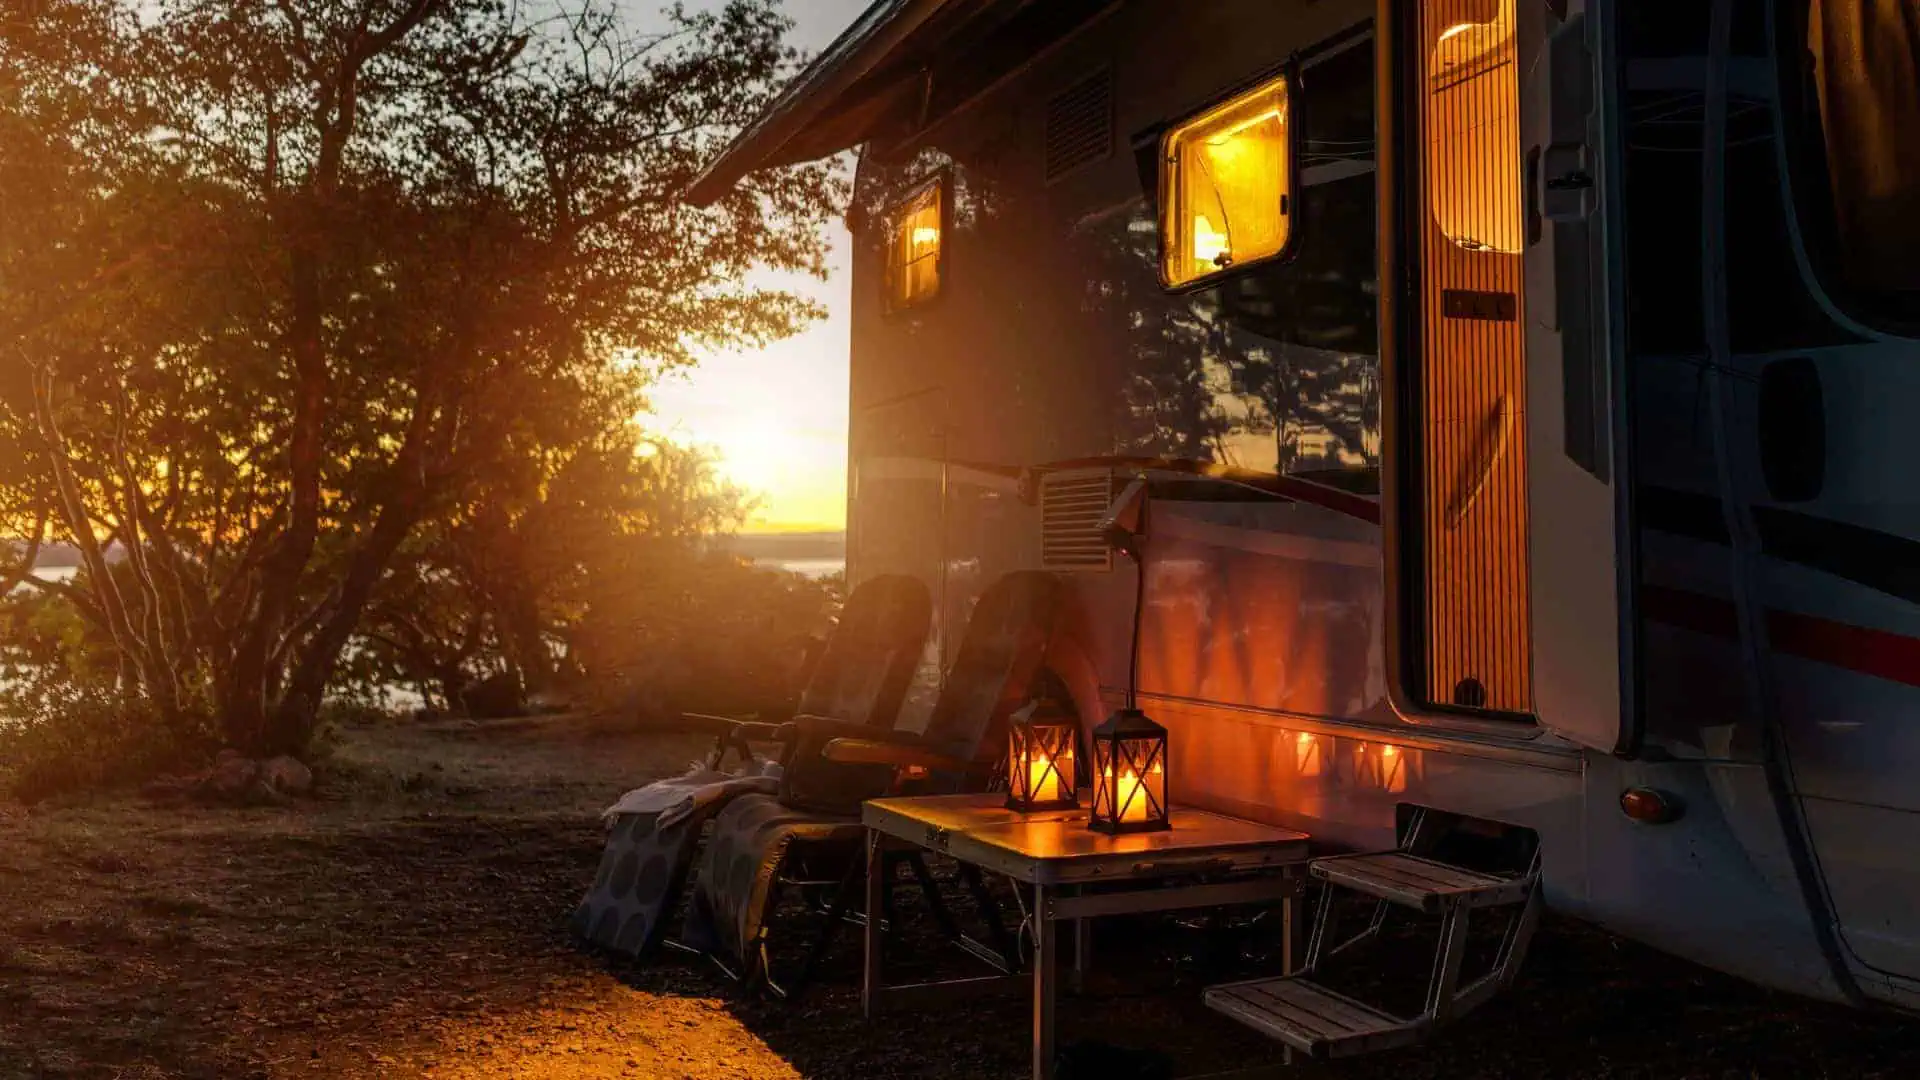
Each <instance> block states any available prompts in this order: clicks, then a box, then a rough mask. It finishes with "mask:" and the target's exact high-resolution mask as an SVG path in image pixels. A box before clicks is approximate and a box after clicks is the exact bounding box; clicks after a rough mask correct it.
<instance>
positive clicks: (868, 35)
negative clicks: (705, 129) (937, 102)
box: [684, 0, 978, 206]
mask: <svg viewBox="0 0 1920 1080" xmlns="http://www.w3.org/2000/svg"><path fill="white" fill-rule="evenodd" d="M955 6H966V5H959V4H956V2H955V0H876V2H875V3H874V4H873V6H872V7H869V8H868V9H867V10H866V12H865V13H864V14H862V15H861V16H860V18H859V19H858V20H856V21H855V22H854V24H853V25H852V26H851V27H849V28H848V29H847V31H846V33H844V34H841V35H840V37H839V38H837V39H836V40H835V41H834V43H833V44H832V45H829V46H827V50H826V51H825V52H823V53H821V54H820V55H819V56H818V57H816V58H815V59H814V61H813V63H811V64H809V65H807V68H806V70H804V71H802V72H801V73H800V75H799V76H798V77H797V78H795V79H794V80H793V82H792V83H791V84H789V85H788V87H787V88H786V90H785V91H783V92H782V93H781V94H780V96H779V98H777V99H776V100H775V101H774V103H773V106H772V107H771V108H769V109H768V110H767V111H766V112H765V113H764V114H762V115H761V117H760V119H758V120H756V121H755V122H754V123H753V125H752V126H751V127H748V128H747V129H746V130H745V131H743V132H741V133H740V136H739V138H737V139H735V140H734V141H733V143H732V145H730V146H728V147H727V149H726V151H725V152H724V153H722V154H721V155H720V157H719V158H718V159H717V160H715V161H714V162H713V164H711V165H709V166H707V168H706V171H705V172H702V173H701V174H700V176H699V177H698V178H696V179H695V180H694V182H693V184H692V185H691V186H689V187H688V188H687V190H686V193H685V195H684V198H685V199H686V201H687V202H690V203H692V204H694V205H695V206H707V205H709V204H711V203H713V202H714V201H715V200H716V199H718V198H720V196H722V195H725V194H726V193H727V192H728V191H729V190H730V189H732V187H733V186H734V185H735V184H737V183H739V182H740V179H741V178H742V177H744V176H746V175H747V174H748V173H750V172H753V171H754V170H756V169H764V168H768V167H771V166H775V165H790V164H793V163H794V162H798V161H811V160H813V159H816V158H821V157H825V156H827V155H828V154H832V153H836V152H838V151H840V150H845V149H846V148H848V147H850V146H853V145H854V144H856V143H858V142H860V141H861V140H862V139H864V138H865V137H866V135H867V133H868V132H869V131H871V130H872V129H873V127H874V126H875V125H876V124H877V123H878V122H879V121H880V120H881V119H883V118H884V117H886V116H888V115H890V114H892V113H893V112H894V110H895V109H897V108H899V107H901V106H902V105H903V104H904V103H906V102H910V101H912V100H914V99H915V97H916V96H917V95H918V94H919V92H920V86H921V83H922V76H921V74H920V72H919V67H918V65H917V64H916V63H915V62H914V61H913V59H912V53H913V52H914V50H913V49H911V48H910V45H911V43H912V42H913V41H914V40H915V39H916V38H919V37H921V36H922V35H921V33H920V32H921V31H923V30H927V29H929V26H928V23H929V22H930V21H933V20H934V17H935V16H936V15H939V14H940V12H941V11H942V9H944V8H950V7H955ZM972 6H978V5H977V4H976V5H972Z"/></svg>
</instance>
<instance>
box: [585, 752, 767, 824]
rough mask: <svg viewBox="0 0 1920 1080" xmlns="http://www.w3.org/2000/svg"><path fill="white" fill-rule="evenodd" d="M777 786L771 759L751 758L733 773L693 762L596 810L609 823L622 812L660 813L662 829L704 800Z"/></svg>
mask: <svg viewBox="0 0 1920 1080" xmlns="http://www.w3.org/2000/svg"><path fill="white" fill-rule="evenodd" d="M779 787H780V764H779V763H778V762H775V761H762V760H755V761H754V762H752V763H751V764H749V765H746V766H743V767H742V768H740V769H738V770H735V771H733V772H721V771H719V770H717V769H709V768H706V767H704V766H701V765H695V766H693V767H692V768H691V769H689V770H688V771H687V772H686V773H684V774H683V775H680V776H673V777H668V778H667V779H665V780H655V781H654V782H653V783H651V784H648V785H646V786H645V787H637V788H634V789H633V790H632V791H629V792H627V793H626V794H625V795H622V796H620V800H619V801H618V802H616V803H614V804H613V805H612V806H609V807H607V808H606V809H605V810H603V811H601V812H600V820H601V821H604V822H606V823H607V824H609V825H611V824H613V822H614V819H615V818H618V817H620V816H621V815H623V814H662V815H668V816H665V817H663V818H662V819H661V820H660V821H659V822H658V823H657V824H658V825H659V826H660V827H662V828H664V827H666V826H669V825H672V824H675V823H676V822H678V821H680V820H681V819H682V818H684V817H686V816H687V815H689V814H691V813H693V812H694V811H695V810H696V809H697V808H699V807H702V806H705V805H706V804H708V803H712V802H716V801H720V800H724V799H729V798H732V797H733V796H734V795H737V794H739V793H740V792H742V791H777V790H778V789H779Z"/></svg>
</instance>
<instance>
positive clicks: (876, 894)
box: [860, 829, 886, 1020]
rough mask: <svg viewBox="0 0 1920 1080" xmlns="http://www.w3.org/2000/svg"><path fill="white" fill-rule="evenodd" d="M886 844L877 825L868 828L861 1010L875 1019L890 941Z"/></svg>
mask: <svg viewBox="0 0 1920 1080" xmlns="http://www.w3.org/2000/svg"><path fill="white" fill-rule="evenodd" d="M885 851H886V847H885V844H884V843H883V842H882V840H881V838H880V832H879V831H878V830H876V829H868V830H867V852H866V854H867V912H866V915H867V918H866V927H865V930H866V933H865V938H866V957H865V962H864V964H863V966H862V969H861V973H860V1011H861V1012H862V1013H864V1014H865V1015H866V1017H867V1019H869V1020H871V1019H873V1018H874V1016H875V1014H876V1013H878V1011H879V1007H880V953H881V949H882V948H883V947H884V945H885V943H886V939H885V937H883V936H882V934H881V926H880V922H881V914H880V913H881V909H882V908H884V907H885V906H886V905H885V904H884V902H883V901H882V894H883V892H884V891H885V888H886V871H885V866H884V865H883V860H882V856H883V855H884V854H885Z"/></svg>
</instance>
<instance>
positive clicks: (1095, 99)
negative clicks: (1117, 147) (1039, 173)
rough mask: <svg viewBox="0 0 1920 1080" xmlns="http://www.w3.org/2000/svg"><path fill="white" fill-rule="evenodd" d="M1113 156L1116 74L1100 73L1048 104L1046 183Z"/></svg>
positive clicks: (1068, 89) (1083, 80)
mask: <svg viewBox="0 0 1920 1080" xmlns="http://www.w3.org/2000/svg"><path fill="white" fill-rule="evenodd" d="M1111 153H1113V72H1112V71H1100V72H1097V73H1095V74H1093V75H1090V76H1088V77H1087V78H1085V79H1082V80H1081V81H1079V82H1077V83H1075V84H1073V85H1072V86H1069V87H1067V88H1066V89H1065V90H1062V91H1061V92H1060V93H1058V94H1056V95H1054V98H1053V100H1052V101H1049V102H1047V180H1048V181H1054V180H1058V179H1060V178H1061V177H1063V176H1065V175H1067V174H1068V173H1070V172H1072V171H1073V170H1075V169H1077V168H1079V167H1080V166H1082V165H1086V164H1089V163H1091V162H1095V161H1099V160H1101V159H1103V158H1105V157H1106V156H1107V155H1108V154H1111Z"/></svg>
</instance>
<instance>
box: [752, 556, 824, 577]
mask: <svg viewBox="0 0 1920 1080" xmlns="http://www.w3.org/2000/svg"><path fill="white" fill-rule="evenodd" d="M753 565H755V566H765V567H769V568H777V569H780V570H791V571H792V572H794V573H796V574H799V575H801V576H802V577H810V578H823V577H830V576H832V575H834V574H838V573H840V572H841V571H843V570H845V569H846V568H847V560H845V559H755V560H753Z"/></svg>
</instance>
